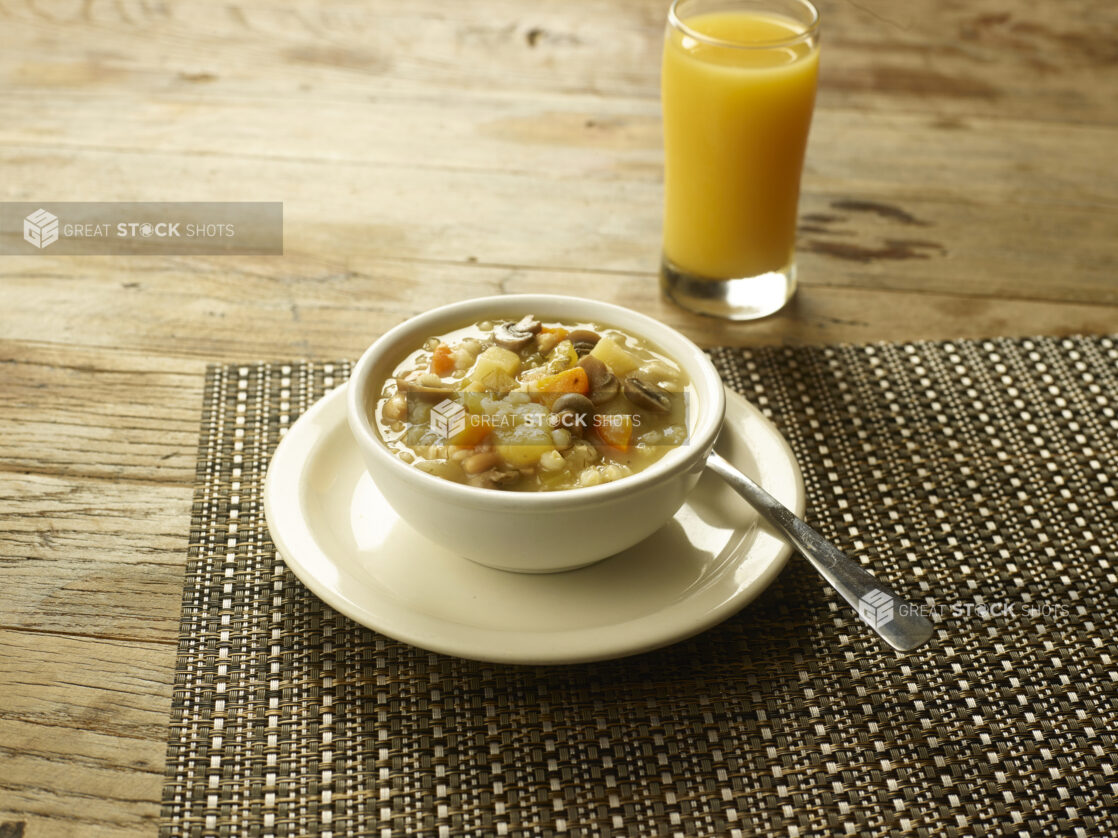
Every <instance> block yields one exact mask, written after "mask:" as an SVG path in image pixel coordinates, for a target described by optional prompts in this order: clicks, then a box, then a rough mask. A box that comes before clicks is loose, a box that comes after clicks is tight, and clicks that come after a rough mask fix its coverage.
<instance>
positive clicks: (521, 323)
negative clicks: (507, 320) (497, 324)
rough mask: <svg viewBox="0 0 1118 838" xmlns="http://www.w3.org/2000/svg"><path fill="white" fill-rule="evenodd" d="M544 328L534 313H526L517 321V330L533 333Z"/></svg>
mask: <svg viewBox="0 0 1118 838" xmlns="http://www.w3.org/2000/svg"><path fill="white" fill-rule="evenodd" d="M542 328H543V323H541V322H540V321H539V320H537V319H536V316H535V315H534V314H525V315H524V316H523V317H521V318H520V320H518V321H517V323H516V329H517V331H521V332H531V333H532V334H533V335H534V334H536V333H537V332H539V330H540V329H542Z"/></svg>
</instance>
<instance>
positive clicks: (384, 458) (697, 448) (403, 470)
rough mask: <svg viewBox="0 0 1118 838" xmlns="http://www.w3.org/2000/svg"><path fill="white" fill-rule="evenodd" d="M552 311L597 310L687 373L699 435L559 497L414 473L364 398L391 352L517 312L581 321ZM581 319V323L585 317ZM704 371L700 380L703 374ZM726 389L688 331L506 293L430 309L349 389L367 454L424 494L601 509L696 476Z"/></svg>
mask: <svg viewBox="0 0 1118 838" xmlns="http://www.w3.org/2000/svg"><path fill="white" fill-rule="evenodd" d="M548 306H553V307H562V306H567V307H578V308H585V309H588V310H592V311H593V312H595V313H594V314H589V315H587V316H585V317H583V318H582V319H585V320H595V321H598V322H600V323H602V324H603V325H605V326H608V327H612V328H617V329H621V330H623V331H631V332H633V333H634V334H635V335H636V336H637V337H641V338H644V339H647V340H649V341H651V342H652V343H653V344H655V345H656V346H657V348H658V349H660V350H661V351H663V352H664V353H665V354H668V355H669V357H672V358H673V359H674V360H675V361H676V362H677V363H679V364H681V365H682V366H684V368H685V369H686V371H687V372H688V375H689V377H690V378H691V384H692V385H693V387H694V390H695V394H696V395H695V398H696V401H697V402H698V404H697V409H699V410H700V413H699V416H698V419H697V421H696V422H695V424H694V426H693V427H692V428H691V431H690V434H689V438H688V442H687V444H686V445H683V446H678V447H676V448H674V449H673V450H672V451H669V452H668V453H667V454H665V455H664V456H663V457H662V458H660V459H659V460H657V461H656V462H654V463H652V464H651V465H649V466H648V467H647V468H645V469H643V470H641V471H639V472H636V473H635V474H631V475H627V476H626V477H624V478H622V479H619V480H615V481H612V482H609V483H604V484H599V485H596V486H578V487H574V488H570V489H563V490H556V491H553V492H501V491H495V490H493V489H484V488H481V487H477V486H469V485H466V484H463V483H456V482H454V481H451V480H447V479H445V478H442V477H438V476H436V475H433V474H428V473H427V472H424V471H421V470H420V469H417V468H414V467H412V466H410V465H408V464H407V463H405V462H403V461H401V460H400V459H399V458H398V457H396V456H395V455H394V454H393V453H392V452H391V451H390V450H389V448H388V446H387V444H386V443H385V442H384V440H383V439H381V438H380V434H379V433H377V430H376V428H375V427H374V426H373V423H372V420H371V419H370V417H369V415H368V413H367V412H366V410H365V398H364V396H365V393H366V391H367V389H368V384H369V382H368V379H369V377H370V375H371V372H372V370H373V368H374V367H375V366H376V365H377V363H378V362H379V361H380V360H381V359H383V358H385V357H389V353H392V354H393V355H394V354H396V353H397V352H398V351H399V349H403V350H404V351H403V352H401V353H400V357H403V356H404V355H406V354H407V353H408V352H411V351H414V348H415V346H417V345H418V344H417V343H416V340H417V339H418V338H421V337H424V336H429V335H430V334H438V332H439V331H445V330H446V329H449V328H456V327H460V326H463V325H466V324H467V323H469V322H476V321H477V319H478V318H479V317H482V318H484V317H494V316H504V314H503V312H502V311H499V309H506V310H507V309H515V310H517V311H520V312H521V313H522V314H523V313H528V312H531V313H533V314H535V315H536V316H537V317H539V318H540V319H542V320H545V321H546V320H547V319H549V318H555V319H562V318H563V317H564V316H576V315H563V314H555V313H554V312H549V311H548V310H547V307H548ZM487 312H488V313H487ZM599 312H600V313H599ZM509 316H511V315H509ZM577 316H579V317H581V315H577ZM471 318H472V320H471ZM617 321H636V323H637V324H639V326H638V327H636V328H634V327H633V326H630V325H626V324H624V323H620V322H617ZM455 324H457V325H455ZM665 338H666V340H665ZM409 341H410V342H409ZM665 342H667V343H674V344H679V346H680V347H681V348H683V349H684V350H686V353H687V357H686V358H681V357H678V354H679V353H677V352H676V351H671V350H669V348H668V347H666V346H664V343H665ZM389 360H391V358H390V357H389ZM397 363H398V361H397ZM696 372H698V373H699V375H696V374H695V373H696ZM723 387H724V385H723V383H722V379H721V377H720V376H719V374H718V371H717V370H716V369H715V368H714V364H713V363H712V362H711V360H710V358H709V357H708V356H707V355H706V353H705V352H704V351H703V350H702V349H700V348H699V347H698V346H697V345H696V344H695V343H694V342H693V341H692V340H690V339H689V338H687V337H686V336H685V335H683V334H682V333H681V332H679V331H677V330H676V329H673V328H672V327H671V326H668V325H666V324H664V323H661V322H660V321H658V320H655V319H654V318H652V317H650V316H648V315H647V314H643V313H642V312H639V311H635V310H634V309H631V308H626V307H625V306H620V305H616V304H614V303H607V302H603V301H600V300H593V299H589V298H586V297H577V296H573V295H563V294H498V295H492V296H486V297H473V298H470V299H468V300H460V301H458V302H453V303H448V304H445V305H441V306H438V307H436V308H433V309H429V310H427V311H425V312H423V313H421V314H418V315H415V316H414V317H410V318H408V319H407V320H405V321H403V322H402V323H399V324H397V325H396V326H394V327H392V328H391V329H389V330H388V331H387V332H385V333H384V334H383V335H381V337H379V338H378V339H377V340H375V341H374V342H373V343H372V344H371V345H370V346H369V347H368V348H367V349H366V350H365V351H364V352H363V353H362V354H361V357H360V359H359V360H358V361H357V364H356V365H355V366H354V368H353V372H352V373H351V375H350V378H349V382H348V386H347V391H348V392H347V393H346V415H347V419H348V423H349V426H350V431H351V433H353V435H354V437H355V438H356V440H357V442H358V444H359V445H360V447H361V448H362V449H363V450H364V451H368V452H372V455H373V457H374V458H375V460H376V462H378V463H379V464H381V466H382V467H383V468H386V469H389V470H390V472H391V473H392V474H395V475H396V476H397V477H398V478H399V479H401V480H403V481H405V482H406V483H408V484H410V485H411V486H412V487H414V488H416V489H420V490H428V491H431V492H437V493H439V494H441V495H442V496H444V497H445V498H447V499H448V500H453V501H455V502H456V503H458V504H460V505H466V506H470V507H475V508H491V507H498V508H501V509H528V510H543V509H551V508H562V509H569V508H577V507H580V506H586V505H594V504H598V503H601V502H603V501H607V500H610V499H613V498H615V497H622V496H624V497H632V496H633V495H636V494H640V493H643V492H646V491H652V490H654V489H656V488H657V487H658V486H659V485H661V484H662V483H663V482H664V481H668V480H670V479H671V478H673V477H675V476H676V475H678V474H679V473H681V472H686V471H690V470H692V469H693V468H694V466H695V464H696V463H697V462H698V461H699V460H701V459H704V458H705V456H706V452H707V451H708V450H709V449H710V447H711V446H712V445H713V444H714V441H715V440H716V439H717V437H718V433H719V431H720V430H721V427H722V422H723V418H724V416H725V410H726V394H725V390H724V389H723ZM371 476H372V477H373V479H374V481H375V480H376V474H375V473H372V474H371Z"/></svg>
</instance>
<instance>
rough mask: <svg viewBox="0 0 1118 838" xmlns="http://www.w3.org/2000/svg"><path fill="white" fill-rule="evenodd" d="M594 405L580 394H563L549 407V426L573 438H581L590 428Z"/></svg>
mask: <svg viewBox="0 0 1118 838" xmlns="http://www.w3.org/2000/svg"><path fill="white" fill-rule="evenodd" d="M593 415H594V403H593V402H592V401H590V399H588V398H586V396H584V395H582V394H581V393H564V394H563V395H562V396H560V397H559V398H557V399H556V400H555V403H554V404H553V405H552V406H551V417H550V419H549V422H550V425H551V427H552V428H553V429H555V428H563V429H564V430H566V431H568V432H569V433H571V434H572V435H573V436H582V434H583V433H584V432H585V431H586V429H587V428H589V427H590V417H592V416H593Z"/></svg>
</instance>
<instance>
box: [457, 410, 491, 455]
mask: <svg viewBox="0 0 1118 838" xmlns="http://www.w3.org/2000/svg"><path fill="white" fill-rule="evenodd" d="M471 418H473V419H474V421H468V422H466V427H464V428H463V429H462V430H460V431H459V432H458V433H456V434H455V435H454V436H452V437H451V438H450V439H448V440H447V442H449V443H450V444H451V445H457V446H460V447H462V448H473V447H474V446H475V445H477V444H478V443H480V442H481V441H482V440H484V439H485V438H486V437H487V436H489V432H490V431H492V430H493V428H492V426H491V425H490V424H489V423H488V422H483V421H480V419H479V418H478V417H471ZM475 422H476V424H475Z"/></svg>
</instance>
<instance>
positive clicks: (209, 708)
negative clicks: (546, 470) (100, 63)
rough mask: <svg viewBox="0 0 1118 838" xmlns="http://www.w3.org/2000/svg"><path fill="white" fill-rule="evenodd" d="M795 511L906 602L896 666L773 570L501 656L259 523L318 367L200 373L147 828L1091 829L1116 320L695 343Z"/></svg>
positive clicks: (1115, 475) (829, 598) (800, 585)
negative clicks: (980, 331) (654, 629)
mask: <svg viewBox="0 0 1118 838" xmlns="http://www.w3.org/2000/svg"><path fill="white" fill-rule="evenodd" d="M711 354H712V357H713V358H714V360H715V362H716V364H717V366H718V367H719V369H720V371H721V372H722V373H723V375H724V376H725V378H726V381H727V382H728V384H729V385H730V386H731V387H733V388H734V389H736V390H738V391H739V392H741V393H742V394H743V395H744V396H746V397H747V398H749V399H751V400H752V401H753V402H754V403H755V404H757V405H758V406H759V407H760V408H761V409H762V410H763V411H765V412H766V413H767V414H768V415H769V416H770V417H771V418H772V419H773V420H774V421H775V422H776V424H777V425H778V426H779V427H780V428H781V430H782V431H783V432H784V433H785V435H786V436H787V437H788V440H789V442H790V443H791V445H792V447H793V449H794V450H795V451H796V453H797V455H798V456H799V458H800V461H801V464H802V466H803V471H804V476H805V480H806V484H807V493H808V518H809V520H811V521H812V522H813V523H814V524H815V526H816V527H817V528H818V529H819V530H821V531H822V532H823V534H824V535H826V536H827V537H829V538H831V539H833V540H834V541H835V542H837V543H838V544H839V545H840V546H841V547H842V548H844V549H846V550H847V551H849V552H850V553H852V554H855V555H857V556H858V557H860V558H861V559H862V560H863V561H865V562H866V563H867V565H869V566H870V567H872V569H873V570H874V571H875V572H877V573H878V574H880V575H882V576H883V577H884V578H886V579H889V580H892V581H894V582H895V583H896V584H897V586H898V588H899V589H900V590H901V591H902V592H904V593H906V594H907V595H908V596H909V598H910V599H912V600H913V601H915V602H917V603H920V604H921V605H923V606H926V607H927V609H928V610H929V611H930V612H933V614H934V619H935V620H936V621H937V632H936V635H935V637H934V639H933V641H932V642H931V643H930V644H929V645H928V646H926V647H925V648H924V649H921V650H920V651H919V652H917V653H915V654H912V655H909V656H906V657H901V656H898V655H896V654H894V653H892V652H890V651H888V650H887V649H885V648H883V646H882V644H881V642H879V640H878V639H877V638H876V636H875V635H873V634H872V633H871V632H870V631H869V630H868V629H866V628H865V627H864V626H863V625H862V624H861V623H860V622H859V621H858V619H857V617H856V616H855V615H854V614H853V612H852V611H851V609H850V608H849V607H848V606H847V605H846V604H845V603H843V602H842V601H841V600H840V599H838V597H837V596H836V595H835V594H834V593H833V592H832V591H830V590H829V589H828V588H827V587H826V586H825V585H824V584H823V583H822V582H821V580H820V579H819V578H818V577H817V576H816V575H815V573H814V571H812V570H811V569H810V567H809V566H808V565H807V564H806V562H803V561H798V560H796V561H793V562H791V563H790V564H789V565H788V567H787V568H786V569H785V571H784V572H783V574H782V575H781V576H780V578H779V579H778V580H777V582H776V583H775V584H774V585H773V586H772V587H770V588H769V589H768V591H766V592H765V593H764V594H763V595H762V596H761V597H760V598H759V599H757V600H756V601H755V602H753V603H752V604H751V605H750V606H749V607H748V608H746V609H745V610H743V611H742V612H741V613H739V614H738V615H736V616H735V617H733V618H731V619H729V620H728V621H726V622H725V623H723V624H722V625H720V626H717V627H716V628H714V629H711V630H709V631H707V632H705V633H703V634H701V635H699V636H697V637H695V638H693V639H691V640H689V641H686V642H683V643H680V644H677V645H675V646H672V647H669V648H666V649H663V650H660V651H657V652H653V653H647V654H643V655H640V656H636V657H631V658H626V659H623V660H618V661H611V662H605V663H596V664H584V665H577V666H564V667H548V668H533V667H512V666H498V665H492V664H484V663H476V662H470V661H464V660H459V659H454V658H450V657H445V656H442V655H438V654H434V653H429V652H425V651H422V650H419V649H416V648H412V647H410V646H407V645H405V644H402V643H399V642H397V641H394V640H391V639H389V638H386V637H384V636H381V635H378V634H377V633H375V632H373V631H370V630H368V629H365V628H363V627H362V626H359V625H357V624H355V623H353V622H351V621H350V620H348V619H346V618H345V617H342V616H341V615H339V614H337V613H336V612H334V611H333V610H331V609H330V608H328V607H326V606H325V605H323V604H322V603H321V602H320V601H319V600H318V599H316V598H315V597H314V596H313V595H312V594H310V593H309V592H308V591H307V590H306V589H305V588H303V586H302V585H301V584H300V583H299V582H298V581H297V580H296V579H295V578H294V577H293V576H292V574H291V573H290V572H289V571H288V570H287V569H286V566H285V565H284V563H283V561H282V560H281V559H280V557H279V556H278V555H277V554H276V552H275V549H274V547H273V546H272V544H271V542H270V541H269V538H268V534H267V529H266V527H265V525H264V521H263V514H262V509H261V488H262V485H263V480H264V474H265V470H266V467H267V464H268V460H269V457H270V455H271V452H272V450H273V448H274V446H275V444H276V442H277V440H278V439H279V437H280V434H281V433H282V432H283V430H284V429H285V428H286V427H288V426H289V425H290V424H291V423H292V422H293V421H294V420H295V419H296V418H297V417H298V415H299V414H300V413H301V412H302V411H304V410H305V409H306V408H307V407H308V406H310V405H311V404H312V403H313V402H314V401H315V400H316V399H317V398H319V397H320V396H321V395H322V394H323V393H324V392H325V391H326V390H327V389H328V388H330V387H333V386H337V385H339V384H341V383H342V381H343V380H344V379H345V378H346V376H347V375H348V373H349V370H350V366H349V364H347V363H335V364H318V363H292V364H290V365H282V364H252V365H244V366H231V367H219V368H212V369H211V370H210V372H209V374H208V378H207V386H206V399H205V407H204V415H203V420H202V432H201V442H200V449H199V462H198V472H197V494H196V500H195V504H194V510H193V521H192V525H191V537H190V553H189V558H188V566H187V574H186V587H185V593H184V599H183V618H182V629H181V636H180V648H179V657H178V669H177V672H176V677H175V691H174V705H173V718H172V730H171V737H170V743H169V748H168V753H167V775H166V783H165V793H164V808H163V827H162V834H163V835H164V836H172V835H197V836H203V835H260V836H273V835H274V836H296V835H300V836H301V835H316V836H326V837H327V838H331V836H356V835H371V836H403V835H424V836H426V835H432V836H439V835H485V836H488V835H558V834H568V835H580V836H592V835H601V836H606V835H630V836H667V835H684V836H697V835H710V836H733V835H756V834H772V835H782V836H783V835H789V836H797V835H826V836H831V835H843V834H852V835H875V834H877V835H881V834H913V835H926V836H943V835H968V836H969V835H1013V834H1021V835H1036V834H1045V835H1058V836H1071V835H1082V836H1088V835H1092V836H1093V835H1101V834H1118V815H1116V814H1115V812H1116V811H1118V758H1116V757H1115V749H1116V747H1115V746H1116V742H1115V740H1116V738H1118V736H1116V732H1118V674H1116V669H1118V640H1116V639H1115V634H1116V631H1118V620H1116V619H1115V617H1116V605H1118V602H1116V599H1115V587H1116V582H1118V577H1116V570H1115V566H1114V556H1115V547H1116V545H1118V494H1116V491H1118V445H1116V440H1118V414H1116V411H1118V340H1115V339H1112V338H1069V339H1047V338H1038V339H1032V340H1008V339H1005V340H990V341H980V342H968V341H956V342H953V343H912V344H904V345H873V346H864V347H834V348H798V349H794V348H765V349H744V350H743V349H715V350H713V351H712V353H711Z"/></svg>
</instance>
